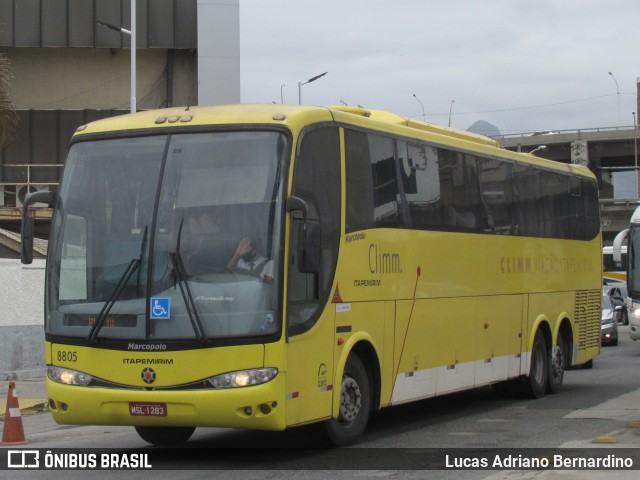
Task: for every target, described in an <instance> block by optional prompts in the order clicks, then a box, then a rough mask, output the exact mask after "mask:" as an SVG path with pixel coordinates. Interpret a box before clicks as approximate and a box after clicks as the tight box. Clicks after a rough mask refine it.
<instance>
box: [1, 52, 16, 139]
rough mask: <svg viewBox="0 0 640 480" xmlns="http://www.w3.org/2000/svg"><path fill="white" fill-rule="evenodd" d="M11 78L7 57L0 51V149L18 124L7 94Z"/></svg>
mask: <svg viewBox="0 0 640 480" xmlns="http://www.w3.org/2000/svg"><path fill="white" fill-rule="evenodd" d="M11 78H12V74H11V65H10V63H9V59H8V58H7V57H6V56H5V55H4V54H3V53H0V149H4V148H6V147H8V146H9V144H10V143H11V142H12V141H13V139H14V138H15V135H16V128H17V126H18V114H17V113H16V107H15V106H14V105H13V102H12V101H11V96H10V95H9V87H10V86H11V83H10V81H11Z"/></svg>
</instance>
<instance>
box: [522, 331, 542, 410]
mask: <svg viewBox="0 0 640 480" xmlns="http://www.w3.org/2000/svg"><path fill="white" fill-rule="evenodd" d="M548 379H549V353H548V352H547V343H546V342H545V339H544V335H543V334H542V332H541V331H540V330H538V331H537V332H536V335H535V337H534V338H533V348H532V349H531V367H530V369H529V375H528V376H526V377H525V378H524V379H523V381H522V390H521V391H522V394H523V395H524V396H525V397H527V398H541V397H543V396H544V394H545V392H546V391H547V384H548Z"/></svg>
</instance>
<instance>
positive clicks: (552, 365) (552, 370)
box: [547, 332, 568, 393]
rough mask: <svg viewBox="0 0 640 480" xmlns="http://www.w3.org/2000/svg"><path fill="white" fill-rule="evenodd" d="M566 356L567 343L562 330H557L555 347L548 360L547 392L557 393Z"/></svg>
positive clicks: (562, 377) (562, 375)
mask: <svg viewBox="0 0 640 480" xmlns="http://www.w3.org/2000/svg"><path fill="white" fill-rule="evenodd" d="M567 356H568V352H567V343H566V342H565V341H564V336H563V335H562V332H558V340H557V342H556V346H555V348H554V349H553V350H552V353H551V355H550V358H549V360H548V362H549V375H548V377H549V379H548V383H547V392H548V393H558V392H559V391H560V388H561V387H562V381H563V379H564V371H565V365H566V361H567V360H566V359H567Z"/></svg>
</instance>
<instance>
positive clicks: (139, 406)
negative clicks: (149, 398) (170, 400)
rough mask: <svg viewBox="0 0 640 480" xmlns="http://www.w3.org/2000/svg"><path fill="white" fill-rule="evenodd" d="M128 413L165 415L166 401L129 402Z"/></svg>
mask: <svg viewBox="0 0 640 480" xmlns="http://www.w3.org/2000/svg"><path fill="white" fill-rule="evenodd" d="M129 413H130V414H131V415H132V416H134V417H166V416H167V404H166V403H148V402H147V403H143V402H129Z"/></svg>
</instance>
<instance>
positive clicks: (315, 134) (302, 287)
mask: <svg viewBox="0 0 640 480" xmlns="http://www.w3.org/2000/svg"><path fill="white" fill-rule="evenodd" d="M293 195H295V196H297V197H299V198H301V199H303V200H304V201H305V202H306V203H307V206H308V207H309V212H308V218H309V219H310V220H319V222H320V231H321V234H322V239H321V249H322V252H321V258H320V271H319V272H318V273H303V272H300V271H299V270H298V265H297V259H296V254H297V246H298V245H297V242H298V230H299V227H300V225H301V223H302V216H301V214H300V212H295V211H294V212H293V213H292V218H291V230H290V238H289V252H290V257H289V269H288V271H289V279H288V288H287V324H288V327H289V330H288V332H289V335H296V334H300V333H303V332H305V331H307V330H308V329H309V328H311V327H312V326H313V325H314V324H315V322H316V321H317V320H318V318H319V316H320V313H321V312H322V308H321V305H324V304H325V302H326V301H327V299H328V297H329V295H330V293H331V286H332V284H333V275H334V273H335V268H336V262H337V258H338V246H339V243H340V203H341V198H340V136H339V132H338V129H337V128H336V127H319V128H318V127H311V128H310V129H309V130H307V131H305V132H303V135H302V139H301V141H300V143H299V148H298V155H297V159H296V165H295V173H294V179H293Z"/></svg>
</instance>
